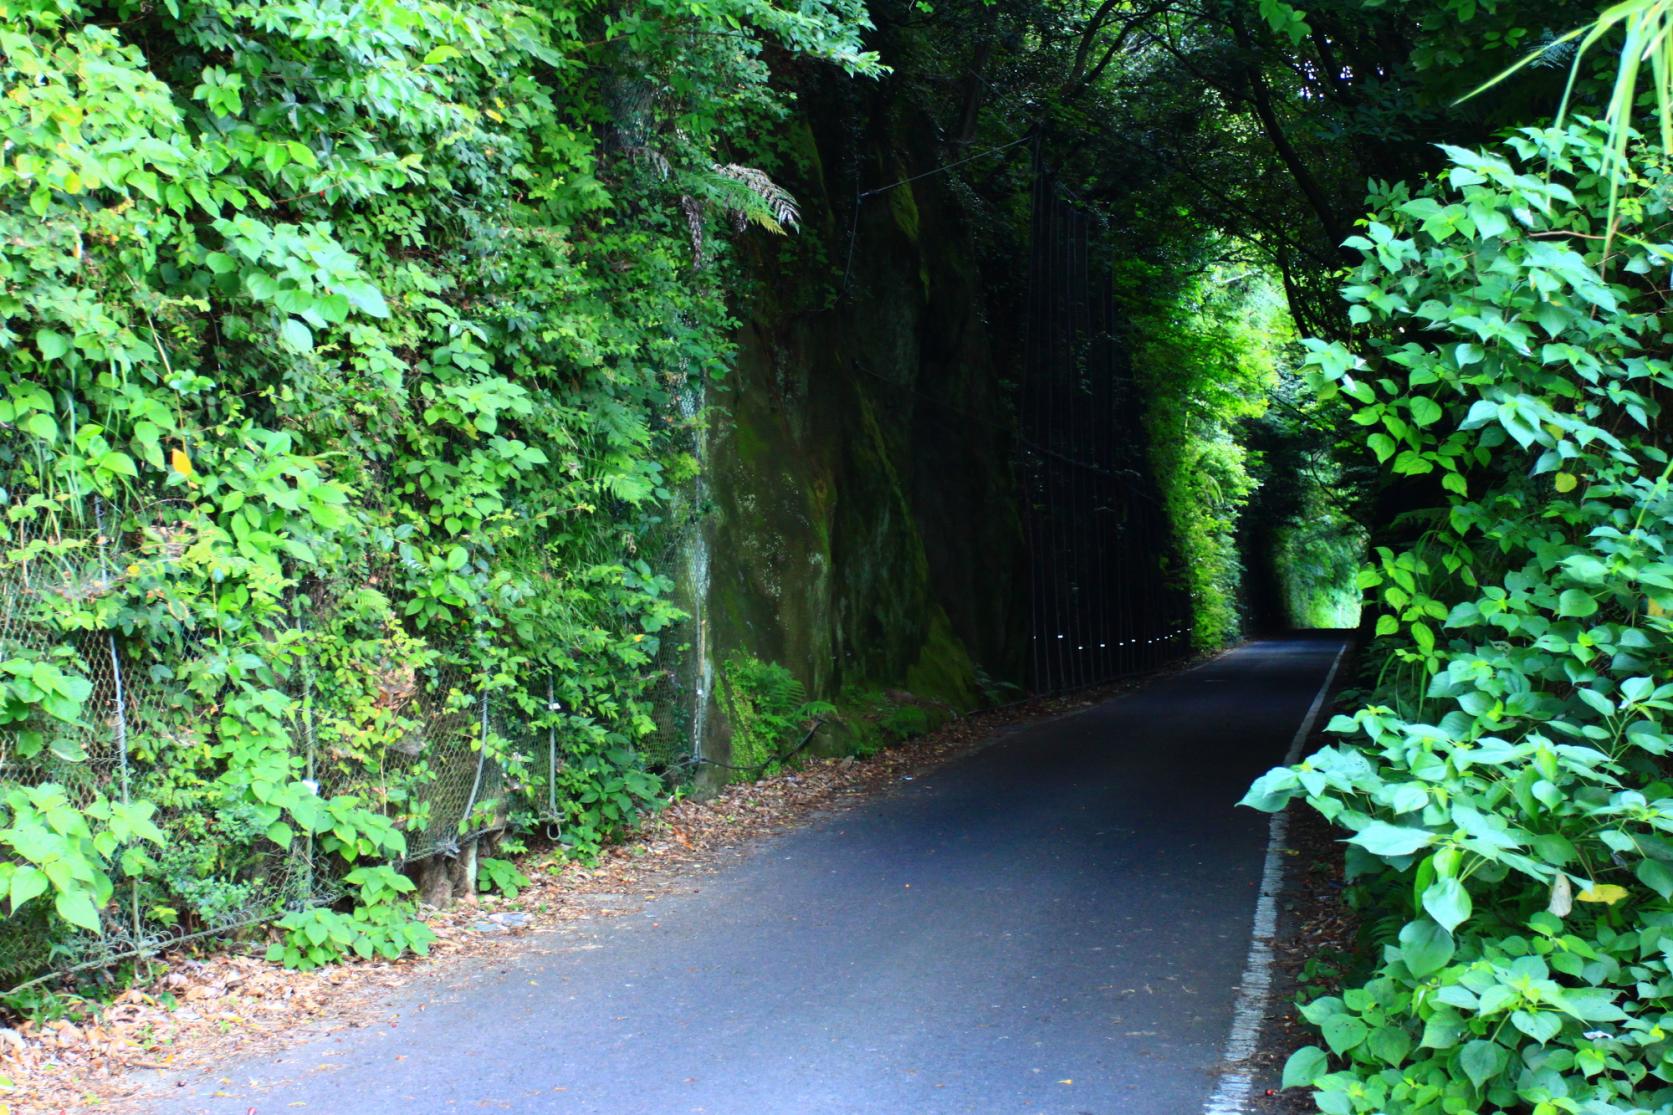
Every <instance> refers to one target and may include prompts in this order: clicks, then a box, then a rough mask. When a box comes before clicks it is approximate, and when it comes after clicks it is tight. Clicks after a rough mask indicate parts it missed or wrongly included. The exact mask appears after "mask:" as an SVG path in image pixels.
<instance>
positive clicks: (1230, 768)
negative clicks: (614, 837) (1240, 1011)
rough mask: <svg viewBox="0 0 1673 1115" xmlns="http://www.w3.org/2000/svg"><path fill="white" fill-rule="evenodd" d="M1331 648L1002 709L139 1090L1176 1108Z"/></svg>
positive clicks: (1009, 1109)
mask: <svg viewBox="0 0 1673 1115" xmlns="http://www.w3.org/2000/svg"><path fill="white" fill-rule="evenodd" d="M1341 645H1342V640H1341V638H1340V637H1339V636H1336V635H1334V634H1332V635H1324V634H1318V635H1297V636H1290V637H1285V638H1279V639H1270V640H1263V641H1258V642H1253V643H1248V644H1245V645H1243V646H1241V647H1239V648H1237V649H1235V650H1232V651H1230V652H1228V653H1226V654H1224V655H1221V656H1220V657H1218V658H1216V659H1214V660H1213V661H1211V662H1208V663H1206V664H1204V665H1202V666H1199V667H1197V668H1195V669H1192V670H1189V671H1186V672H1183V673H1180V674H1177V675H1174V676H1172V677H1168V678H1165V679H1160V680H1157V681H1155V682H1153V683H1151V684H1150V685H1148V686H1146V687H1144V688H1142V689H1140V690H1137V691H1135V692H1133V693H1131V694H1128V695H1126V696H1123V697H1119V698H1117V699H1115V700H1112V701H1110V702H1108V703H1105V704H1102V705H1099V706H1096V707H1092V708H1089V709H1086V710H1084V711H1081V712H1077V713H1074V714H1071V715H1068V716H1065V717H1061V718H1058V719H1056V720H1052V721H1048V722H1044V723H1037V724H1033V725H1030V726H1028V727H1024V728H1020V729H1014V730H1011V731H1009V732H1007V733H1005V734H1002V735H1001V736H1000V737H998V738H997V739H996V741H995V742H994V743H993V744H992V745H990V746H988V747H986V748H985V749H983V750H981V751H978V752H976V753H975V754H972V755H970V756H967V757H966V758H963V759H961V760H958V761H956V762H954V763H952V764H949V765H948V766H945V767H942V768H940V769H939V770H936V771H934V772H932V773H930V774H928V775H925V776H923V777H922V778H920V779H919V780H917V781H913V782H908V783H903V784H902V785H901V786H900V787H899V789H898V790H897V791H895V792H892V793H890V794H887V795H884V796H882V797H880V798H877V799H875V800H872V801H870V802H867V803H864V804H862V805H860V806H858V807H856V808H854V809H850V810H847V811H844V812H841V813H836V814H831V815H828V816H826V817H824V818H821V819H819V820H816V821H815V822H813V823H812V824H810V825H808V826H807V827H805V828H802V829H799V830H797V831H794V832H791V833H788V834H785V835H781V836H778V837H774V838H771V839H769V840H767V841H765V842H763V843H762V844H760V845H759V846H757V847H756V848H755V849H753V850H752V851H751V852H750V854H749V855H747V856H745V857H743V858H742V859H741V860H740V861H738V862H736V863H734V864H733V865H731V866H729V867H727V868H725V869H724V870H722V871H721V872H720V873H719V874H718V875H715V876H709V877H704V878H703V879H702V880H701V888H700V889H697V890H693V891H690V892H688V893H679V894H675V895H672V896H668V897H663V898H659V899H657V900H655V901H653V902H651V903H650V904H648V905H647V906H646V907H645V909H644V910H643V911H642V912H640V913H636V914H633V915H631V916H623V917H616V918H600V919H591V920H588V921H583V922H579V923H575V924H574V925H572V926H571V927H570V928H569V929H567V930H564V931H555V932H552V933H549V934H541V935H535V936H531V937H529V938H527V939H526V940H527V946H528V947H525V948H522V949H519V950H517V951H516V952H515V953H510V952H507V953H500V954H499V955H497V956H496V957H495V958H494V960H493V962H492V963H491V964H483V965H477V966H471V965H469V964H468V963H462V964H459V965H455V966H451V967H450V968H448V969H446V970H443V971H438V972H437V973H436V974H435V975H434V976H428V977H425V978H423V979H421V980H419V981H418V982H417V983H416V984H414V985H412V986H409V987H408V988H406V989H404V990H402V991H400V992H398V993H396V994H395V995H393V996H391V997H390V998H389V1000H388V1001H387V1002H386V1003H385V1004H383V1008H382V1009H383V1010H384V1012H385V1013H386V1014H388V1015H391V1016H398V1018H399V1023H400V1024H399V1026H398V1027H387V1026H383V1027H378V1026H374V1027H367V1028H364V1029H356V1030H349V1031H346V1032H342V1033H336V1034H331V1035H328V1036H327V1037H325V1038H322V1039H319V1040H315V1041H311V1042H308V1043H305V1044H303V1045H300V1046H297V1047H295V1048H293V1049H291V1050H288V1051H286V1052H284V1053H283V1054H281V1055H278V1056H276V1057H273V1058H271V1059H263V1060H252V1061H248V1062H244V1063H240V1064H230V1065H226V1066H224V1067H223V1068H222V1069H221V1071H219V1072H217V1073H215V1074H214V1076H213V1078H211V1077H189V1078H186V1079H184V1080H177V1079H175V1078H165V1079H163V1080H162V1084H163V1086H164V1091H165V1092H166V1093H167V1094H166V1098H165V1099H163V1100H159V1101H157V1102H154V1103H153V1104H152V1105H151V1106H149V1107H147V1108H145V1109H144V1110H147V1111H150V1112H156V1113H163V1112H181V1113H185V1112H215V1113H220V1112H233V1113H236V1115H245V1113H247V1112H250V1111H252V1110H253V1111H255V1112H257V1113H258V1115H272V1113H278V1112H297V1111H300V1112H310V1111H312V1112H321V1113H332V1115H339V1113H341V1115H349V1113H352V1115H418V1113H428V1112H452V1111H516V1112H530V1113H547V1112H550V1113H583V1112H584V1113H599V1115H640V1113H644V1115H779V1113H783V1115H874V1113H875V1115H910V1113H919V1112H923V1113H974V1115H1010V1113H1021V1112H1050V1113H1060V1115H1079V1113H1090V1115H1193V1113H1195V1112H1200V1111H1202V1110H1203V1105H1204V1103H1205V1102H1206V1101H1207V1100H1208V1098H1209V1095H1210V1093H1211V1092H1212V1091H1213V1090H1214V1084H1215V1074H1216V1070H1217V1069H1218V1067H1219V1061H1220V1057H1221V1054H1222V1050H1223V1049H1224V1047H1225V1043H1226V1038H1227V1034H1228V1029H1229V1027H1230V1024H1231V1018H1232V1011H1233V1004H1234V1001H1235V999H1236V996H1237V988H1238V984H1239V981H1240V978H1241V977H1242V974H1243V967H1244V962H1245V958H1246V956H1247V953H1248V949H1249V933H1250V926H1251V921H1252V918H1253V914H1254V908H1255V903H1256V899H1257V897H1258V894H1257V892H1258V890H1259V885H1260V879H1261V869H1262V861H1263V858H1264V856H1265V852H1266V843H1267V818H1266V817H1265V816H1264V815H1261V814H1256V813H1253V812H1251V811H1249V810H1240V809H1236V808H1234V803H1235V802H1236V801H1237V800H1238V798H1239V797H1240V796H1241V795H1242V793H1243V791H1244V789H1245V788H1246V787H1247V786H1248V784H1249V782H1250V780H1251V779H1252V778H1254V777H1255V776H1256V775H1257V774H1259V773H1260V772H1261V771H1263V770H1265V769H1266V768H1267V767H1269V766H1271V765H1273V764H1274V763H1277V762H1279V761H1281V760H1282V758H1283V756H1284V753H1285V750H1286V748H1287V747H1288V746H1289V743H1290V740H1291V738H1292V736H1294V735H1295V733H1296V730H1297V727H1298V725H1299V724H1300V722H1301V721H1302V719H1303V716H1304V714H1305V713H1306V711H1307V709H1308V707H1309V705H1310V704H1311V703H1312V702H1313V700H1314V697H1315V695H1316V694H1317V693H1318V691H1319V689H1320V686H1321V683H1322V682H1323V681H1324V679H1325V676H1326V673H1327V671H1328V670H1329V668H1330V665H1331V662H1332V660H1333V659H1334V658H1335V657H1336V654H1337V651H1338V650H1339V649H1340V647H1341ZM326 1066H328V1067H326ZM223 1080H224V1081H227V1083H222V1081H223ZM217 1093H220V1094H217Z"/></svg>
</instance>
